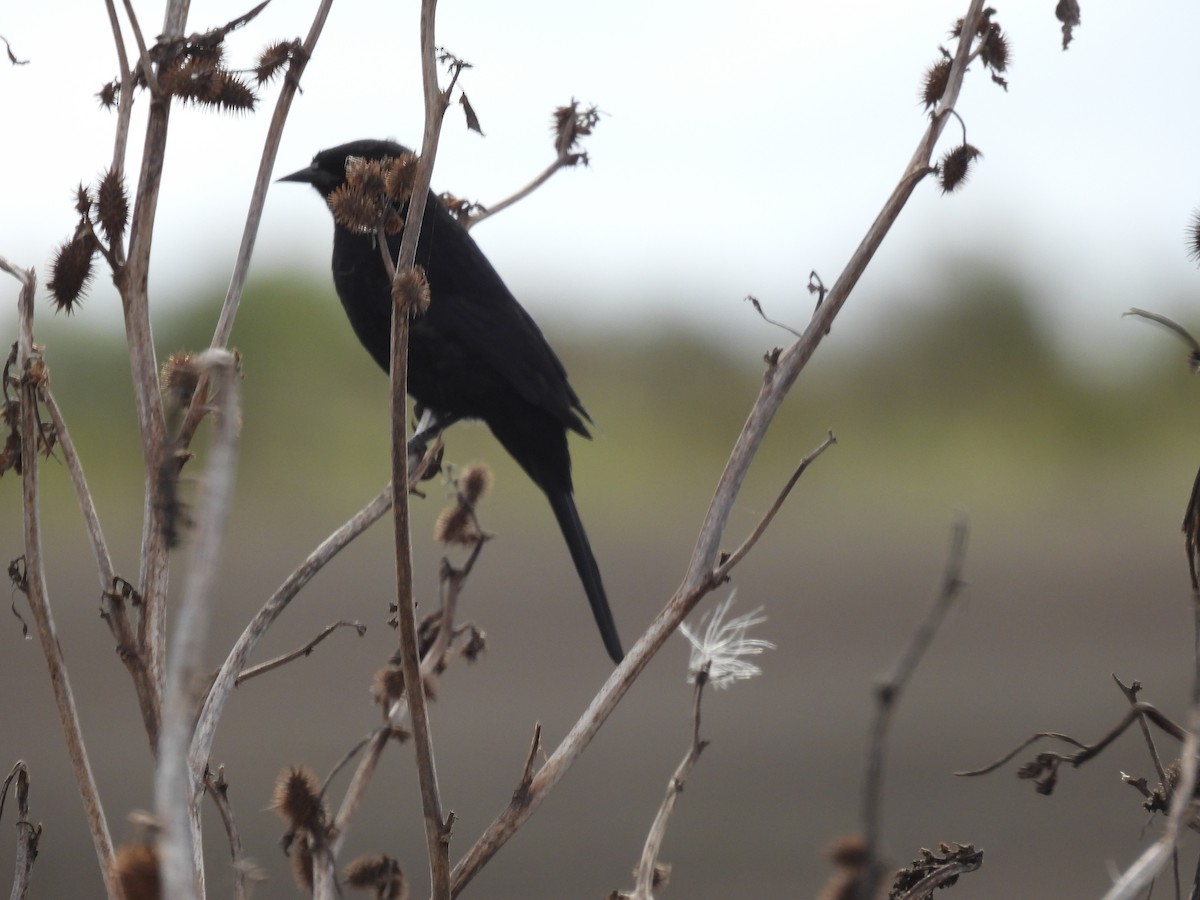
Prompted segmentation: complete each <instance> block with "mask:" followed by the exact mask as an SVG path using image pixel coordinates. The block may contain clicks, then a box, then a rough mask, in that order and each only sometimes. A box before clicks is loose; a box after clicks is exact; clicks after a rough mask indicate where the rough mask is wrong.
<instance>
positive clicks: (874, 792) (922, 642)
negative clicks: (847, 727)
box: [858, 516, 967, 900]
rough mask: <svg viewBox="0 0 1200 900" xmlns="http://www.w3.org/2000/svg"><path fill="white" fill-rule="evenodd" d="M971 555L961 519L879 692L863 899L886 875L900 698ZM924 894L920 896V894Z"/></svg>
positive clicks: (867, 787) (867, 792)
mask: <svg viewBox="0 0 1200 900" xmlns="http://www.w3.org/2000/svg"><path fill="white" fill-rule="evenodd" d="M966 553H967V520H966V517H965V516H960V517H959V518H958V520H957V521H955V523H954V527H953V529H952V532H951V537H950V551H949V553H948V555H947V558H946V568H945V570H944V571H943V573H942V587H941V590H940V591H939V593H938V596H937V599H936V600H935V601H934V603H933V606H932V607H930V609H929V612H928V613H927V614H926V617H925V621H923V622H922V623H921V625H920V627H919V628H918V629H917V631H916V633H915V634H913V636H912V641H911V642H910V643H909V645H908V647H907V648H905V651H904V654H903V655H902V656H901V657H900V660H899V661H898V662H897V664H896V668H895V670H894V671H893V672H892V674H891V675H889V676H888V677H887V678H886V679H885V680H884V681H882V682H880V683H879V684H878V685H877V686H876V688H875V701H876V706H875V718H874V721H873V722H872V724H871V737H870V739H869V741H868V742H867V770H866V773H865V778H864V785H863V840H864V850H865V860H864V862H863V878H862V879H860V880H859V882H858V896H859V897H860V898H863V900H867V898H869V897H871V896H872V895H873V891H874V890H875V885H876V884H878V882H879V878H880V875H881V874H882V873H881V871H880V868H881V867H880V864H879V833H880V827H881V823H882V812H881V811H882V805H883V764H884V751H885V750H886V747H887V734H888V728H889V726H890V725H891V720H892V712H893V711H894V710H895V708H896V703H897V701H899V699H900V694H901V693H902V692H903V690H904V688H905V687H906V686H907V685H908V680H909V678H911V677H912V674H913V672H915V671H916V668H917V665H918V663H920V661H921V657H922V656H924V654H925V651H926V650H927V649H928V647H929V644H930V642H931V641H932V640H933V638H934V635H935V634H937V630H938V628H939V627H940V626H941V624H942V621H943V620H944V619H945V618H946V613H948V612H949V611H950V606H951V604H952V603H953V602H954V598H955V597H956V596H958V592H959V589H960V588H961V587H962V583H963V582H962V569H963V561H964V560H965V558H966ZM917 896H920V895H917Z"/></svg>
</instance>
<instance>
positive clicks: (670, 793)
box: [630, 671, 708, 900]
mask: <svg viewBox="0 0 1200 900" xmlns="http://www.w3.org/2000/svg"><path fill="white" fill-rule="evenodd" d="M695 683H696V686H695V690H694V691H693V693H692V741H691V746H689V747H688V751H687V753H685V754H684V756H683V759H682V760H680V762H679V765H678V766H677V767H676V769H675V772H674V774H673V775H672V776H671V780H670V781H668V782H667V793H666V796H664V797H663V801H662V804H661V805H660V806H659V808H658V813H657V815H655V817H654V824H653V825H651V826H650V831H649V832H648V833H647V835H646V843H645V845H644V846H643V847H642V856H641V859H640V860H638V864H637V868H636V869H635V870H634V890H633V894H632V895H630V900H654V894H653V887H654V872H655V869H656V868H657V866H658V854H659V852H660V851H661V849H662V842H663V839H664V838H665V837H666V836H667V821H668V820H669V819H670V818H671V813H672V811H674V809H675V801H676V800H677V799H678V798H679V795H680V794H681V793H683V787H684V785H685V784H686V783H687V779H688V776H690V775H691V773H692V769H693V768H694V767H695V765H696V763H697V761H699V759H700V754H701V753H703V752H704V748H705V747H707V746H708V741H703V740H701V739H700V700H701V698H702V697H703V695H704V687H705V685H706V684H708V673H707V671H703V672H700V673H696V676H695Z"/></svg>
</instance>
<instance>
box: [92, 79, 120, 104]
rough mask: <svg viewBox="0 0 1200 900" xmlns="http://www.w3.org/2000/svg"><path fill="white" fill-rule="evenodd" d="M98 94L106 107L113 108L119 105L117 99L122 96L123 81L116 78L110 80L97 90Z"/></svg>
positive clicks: (101, 102)
mask: <svg viewBox="0 0 1200 900" xmlns="http://www.w3.org/2000/svg"><path fill="white" fill-rule="evenodd" d="M96 96H97V97H98V98H99V100H100V105H101V106H102V107H104V108H105V109H112V108H113V107H115V106H116V105H117V100H118V99H119V98H120V96H121V83H120V82H119V81H117V80H116V79H115V78H114V79H113V80H112V81H110V82H109V83H108V84H106V85H104V87H102V88H100V90H98V91H96Z"/></svg>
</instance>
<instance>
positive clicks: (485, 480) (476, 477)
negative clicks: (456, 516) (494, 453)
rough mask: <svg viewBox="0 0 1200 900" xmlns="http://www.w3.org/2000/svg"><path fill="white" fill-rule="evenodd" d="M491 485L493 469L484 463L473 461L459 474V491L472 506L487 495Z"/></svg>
mask: <svg viewBox="0 0 1200 900" xmlns="http://www.w3.org/2000/svg"><path fill="white" fill-rule="evenodd" d="M491 487H492V470H491V469H489V468H488V467H487V466H486V465H484V464H483V463H472V464H471V465H469V466H467V467H466V468H465V469H463V472H462V474H461V475H459V476H458V490H459V493H461V494H462V495H463V497H465V498H466V500H467V502H468V503H470V504H471V505H472V506H477V505H478V504H479V501H481V500H482V499H483V498H484V497H486V496H487V493H488V491H489V490H491Z"/></svg>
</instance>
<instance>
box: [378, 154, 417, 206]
mask: <svg viewBox="0 0 1200 900" xmlns="http://www.w3.org/2000/svg"><path fill="white" fill-rule="evenodd" d="M383 166H384V176H383V177H384V190H385V191H386V192H387V195H388V199H389V200H391V201H392V202H393V203H397V204H400V205H404V204H405V203H407V202H408V199H409V197H411V196H412V189H413V183H414V182H415V181H416V178H417V157H416V156H414V155H413V154H412V153H404V154H402V155H400V156H397V157H394V158H390V159H385V160H383Z"/></svg>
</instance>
